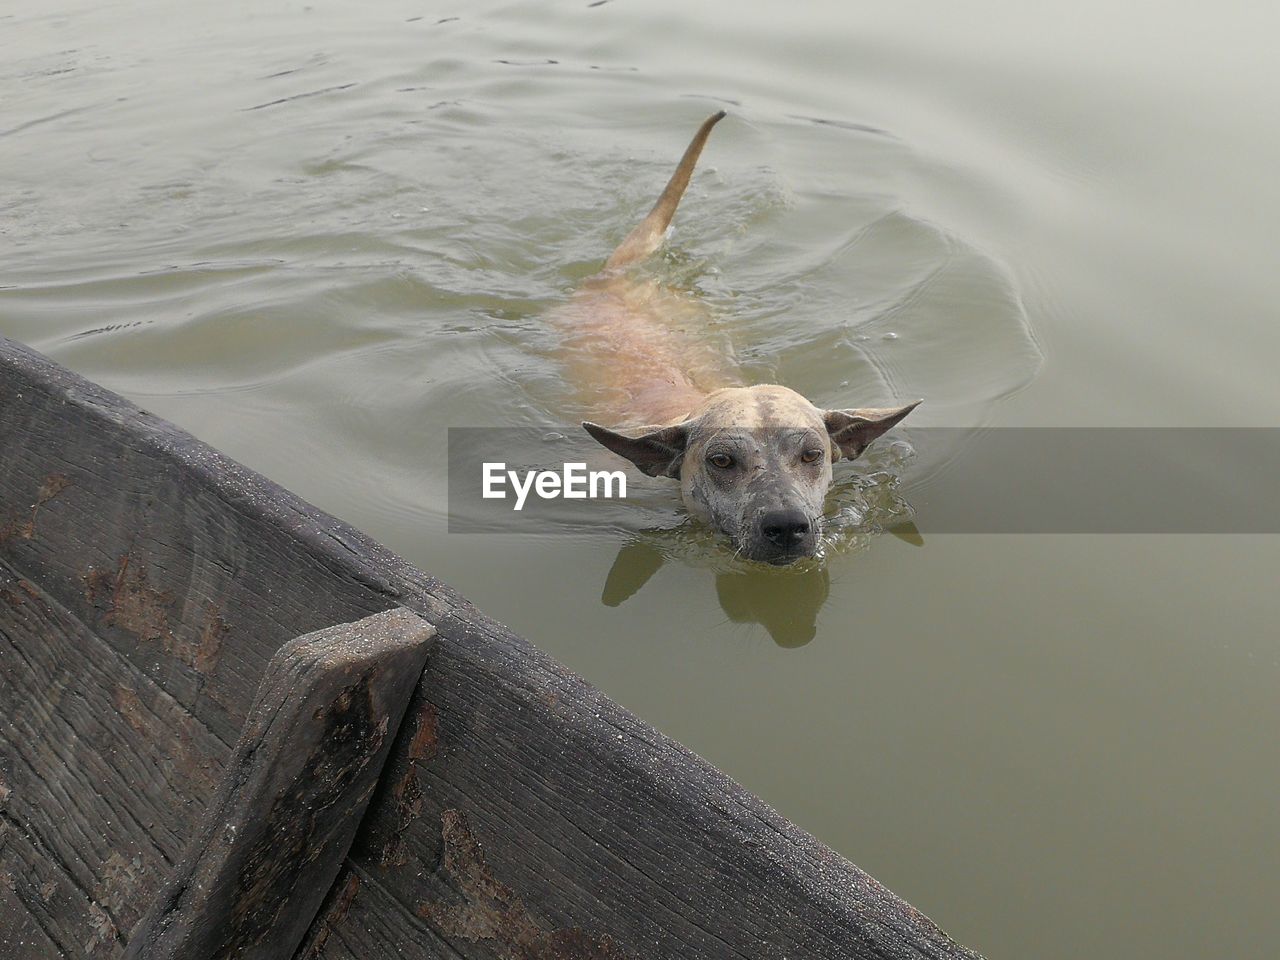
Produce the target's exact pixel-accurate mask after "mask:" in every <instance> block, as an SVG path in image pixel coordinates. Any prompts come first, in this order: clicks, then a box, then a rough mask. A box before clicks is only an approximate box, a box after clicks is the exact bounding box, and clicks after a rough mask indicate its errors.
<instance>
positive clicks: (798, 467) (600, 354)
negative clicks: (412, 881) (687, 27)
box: [555, 111, 920, 564]
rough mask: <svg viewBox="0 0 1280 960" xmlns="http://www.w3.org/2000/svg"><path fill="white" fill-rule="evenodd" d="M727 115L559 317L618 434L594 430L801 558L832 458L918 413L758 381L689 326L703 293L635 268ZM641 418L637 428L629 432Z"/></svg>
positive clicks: (716, 521) (740, 544) (567, 350)
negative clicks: (750, 380) (822, 405)
mask: <svg viewBox="0 0 1280 960" xmlns="http://www.w3.org/2000/svg"><path fill="white" fill-rule="evenodd" d="M724 115H725V114H724V112H723V111H721V112H719V113H717V114H715V115H714V116H711V117H709V118H708V119H707V120H706V121H704V122H703V124H702V126H701V127H700V128H699V129H698V132H697V133H696V134H695V135H694V137H693V140H692V141H691V142H690V144H689V146H688V148H687V149H686V150H685V152H684V156H683V157H682V158H681V160H680V163H679V164H678V165H677V167H676V170H675V173H674V174H672V176H671V179H670V181H669V182H668V183H667V185H666V188H665V189H664V190H663V191H662V194H661V196H660V197H659V198H658V201H657V203H655V204H654V206H653V209H652V210H650V211H649V214H648V215H647V216H646V217H645V218H644V219H643V220H642V221H641V222H640V224H639V225H638V226H637V227H636V228H635V229H634V230H632V231H631V232H630V233H629V234H628V235H627V236H626V238H625V239H624V240H623V241H622V243H621V244H619V245H618V247H617V249H615V250H614V251H613V253H612V254H611V255H610V257H609V259H608V260H607V261H606V262H605V265H604V268H603V270H601V271H600V272H599V273H598V274H596V275H595V276H593V277H591V278H590V279H589V280H587V281H585V282H584V283H583V284H582V285H581V286H580V287H579V288H578V289H577V291H576V292H575V293H574V295H573V297H572V299H571V300H570V301H569V302H568V303H567V304H565V305H564V306H563V307H562V308H561V309H559V310H557V311H556V312H555V323H556V326H557V327H559V328H560V330H561V331H562V333H563V335H564V337H563V344H562V350H563V358H564V359H565V361H566V364H567V365H568V367H569V374H570V379H571V380H572V381H573V382H575V383H576V385H577V386H578V388H579V389H580V390H581V391H582V393H583V397H584V399H585V400H587V401H588V402H589V403H590V404H591V405H592V406H593V407H594V408H596V409H599V410H602V411H604V412H605V413H606V414H607V415H608V416H611V417H613V418H615V419H614V420H613V422H614V424H615V427H617V429H611V428H608V427H604V426H601V425H600V424H598V423H594V422H592V421H584V422H583V424H582V426H583V427H584V428H585V429H586V431H587V432H588V433H589V434H590V435H591V436H592V437H594V438H595V439H596V440H597V441H599V442H600V443H601V444H603V445H604V446H605V447H607V448H608V449H609V450H611V451H613V452H614V453H616V454H618V455H619V456H622V457H624V458H626V459H627V460H629V461H631V463H633V464H634V465H635V466H636V467H638V468H639V469H640V470H641V471H643V472H644V473H646V474H648V475H649V476H651V477H670V478H672V479H674V480H678V481H679V482H680V494H681V497H682V499H683V501H684V504H685V506H686V508H687V509H688V511H689V512H690V513H691V514H692V515H694V516H696V517H698V518H700V519H702V520H703V521H705V522H706V523H708V524H710V525H711V526H712V527H714V528H715V529H716V530H719V531H720V532H722V533H724V534H726V535H727V536H728V537H729V538H730V540H732V542H733V544H734V547H735V550H736V553H737V554H738V555H740V556H743V557H746V558H748V559H750V560H760V561H764V562H767V563H773V564H786V563H791V562H793V561H795V560H797V559H799V558H801V557H806V556H812V555H813V554H814V553H815V552H816V551H817V548H818V534H819V531H820V528H821V525H822V514H823V501H824V500H825V497H826V493H827V489H828V488H829V487H830V485H831V477H832V464H833V463H835V462H836V461H838V460H840V459H841V458H846V459H849V460H852V459H854V458H856V457H858V456H860V455H861V454H862V452H863V451H864V450H865V449H866V448H867V446H868V445H869V444H870V443H871V442H872V441H873V440H874V439H875V438H876V437H878V436H880V435H881V434H882V433H884V432H885V431H886V430H888V429H890V428H891V427H892V426H894V424H896V423H898V422H899V421H900V420H902V418H903V417H905V416H906V415H907V414H909V413H910V412H911V411H912V410H914V409H915V408H916V406H917V405H918V404H919V402H920V401H918V400H917V401H916V402H915V403H909V404H907V405H905V406H901V407H885V408H868V407H862V408H855V409H848V410H823V409H819V408H818V407H816V406H814V405H813V404H812V403H810V402H809V401H808V400H806V399H805V398H804V397H803V396H801V395H800V394H799V393H797V392H795V391H794V390H791V389H790V388H788V387H784V386H781V385H779V384H757V385H746V384H744V383H743V382H742V379H741V377H740V376H739V375H737V373H736V372H735V371H734V370H733V366H732V364H731V363H730V362H729V361H728V359H727V358H726V357H724V356H723V355H719V354H717V353H716V352H715V351H713V350H711V349H710V348H709V347H708V346H707V345H706V344H705V343H703V342H701V341H700V340H698V339H697V338H689V337H686V336H682V335H681V328H685V327H688V326H690V325H691V324H697V323H699V322H700V321H702V320H704V319H705V315H704V314H703V313H702V312H701V310H700V308H699V305H698V304H697V302H696V301H695V300H693V299H692V298H690V297H688V296H685V295H682V294H679V293H677V292H675V291H673V290H671V289H669V288H667V287H664V286H663V285H661V284H659V283H658V282H657V281H656V280H654V279H652V278H646V277H643V276H640V275H638V273H639V272H638V271H637V270H635V267H636V266H637V265H638V264H640V263H642V262H643V261H645V260H647V259H648V258H649V257H650V256H652V254H654V253H655V252H656V251H657V250H658V248H659V247H660V246H661V245H662V242H663V240H664V239H665V237H666V234H667V229H668V227H669V226H670V225H671V220H672V217H673V216H674V215H675V212H676V207H677V206H678V205H679V203H680V199H681V197H682V196H683V195H684V192H685V189H686V187H688V185H689V179H690V177H691V176H692V175H693V169H694V166H695V165H696V164H697V162H698V157H699V155H700V154H701V153H702V148H703V146H704V145H705V144H706V142H707V138H708V137H709V136H710V134H711V129H712V127H714V126H715V125H716V124H717V123H718V122H719V121H720V120H721V119H722V118H723V117H724ZM628 425H634V426H628Z"/></svg>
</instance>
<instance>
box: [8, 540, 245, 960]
mask: <svg viewBox="0 0 1280 960" xmlns="http://www.w3.org/2000/svg"><path fill="white" fill-rule="evenodd" d="M0 610H2V611H3V615H2V616H0V885H4V886H7V887H8V888H9V891H10V893H11V895H12V897H13V898H14V902H15V904H17V903H20V904H23V905H24V912H25V913H27V914H28V916H29V920H30V922H31V923H34V924H35V925H36V926H37V927H39V928H40V929H41V930H42V931H43V933H44V935H45V936H46V937H48V938H49V939H50V940H51V941H52V942H54V943H57V944H59V945H61V949H62V950H63V952H64V953H65V955H68V956H87V957H95V958H96V957H114V956H116V955H117V954H118V952H119V950H120V947H121V944H122V943H123V933H125V932H127V931H128V930H129V928H130V927H131V926H133V924H134V923H135V922H137V920H138V918H139V917H140V916H141V912H142V910H143V909H144V907H145V905H146V904H147V903H148V902H149V900H150V898H151V897H152V896H154V894H155V892H156V891H157V890H158V888H159V885H160V881H161V878H163V877H164V876H165V874H167V872H168V869H169V865H170V864H171V862H172V861H173V860H174V859H176V857H177V856H178V854H179V853H180V852H181V850H182V847H183V845H184V844H185V842H186V839H187V836H188V834H189V831H190V827H191V820H192V809H191V808H192V807H194V809H195V812H196V813H197V814H198V812H199V810H200V809H201V808H202V806H203V801H204V798H205V797H206V796H207V795H208V793H209V792H210V790H211V789H212V787H213V784H214V783H215V782H216V780H217V777H218V776H219V775H220V773H221V770H222V765H223V763H224V761H225V754H226V750H225V748H224V746H223V745H222V744H221V743H220V742H219V741H218V740H217V739H216V738H215V737H214V736H213V735H212V734H211V733H209V731H208V730H207V729H206V728H205V727H203V726H201V725H200V724H198V723H195V722H193V721H192V719H191V717H190V715H188V714H187V713H186V712H185V711H183V710H182V709H181V708H180V707H178V705H177V704H175V703H174V702H173V701H172V700H171V699H170V698H169V697H168V696H167V695H166V694H165V693H164V692H163V691H162V690H160V689H159V688H157V687H156V685H155V684H154V683H152V682H151V681H150V680H149V679H147V678H146V677H145V676H143V675H142V674H141V673H140V672H138V671H136V670H135V669H134V668H133V667H132V666H131V665H130V664H129V662H128V661H127V660H126V659H125V658H124V657H122V656H120V655H119V654H118V653H116V652H115V651H114V650H113V649H112V648H111V647H110V646H109V645H108V644H106V643H105V642H103V641H102V640H101V639H99V638H98V637H96V636H95V635H94V634H93V633H92V632H90V631H89V630H88V629H86V628H85V626H84V625H83V624H82V623H80V622H79V621H78V620H76V619H75V618H74V617H72V616H71V615H70V614H69V613H68V612H67V611H66V610H65V609H63V608H62V607H60V606H59V605H58V604H57V603H56V601H54V600H53V599H52V598H51V597H49V596H47V595H46V594H45V593H44V592H43V591H41V590H40V589H39V588H38V587H37V586H36V585H35V584H33V583H31V582H30V581H28V580H25V579H22V578H20V577H18V576H16V575H14V574H13V572H12V571H10V570H8V569H7V568H6V567H5V566H4V565H3V563H0ZM5 937H6V924H5V923H3V922H0V956H3V957H5V958H15V960H16V958H22V957H26V956H31V957H47V956H50V955H51V954H50V953H48V952H45V951H42V950H40V949H37V948H34V947H32V949H33V951H34V952H31V953H27V952H24V951H21V950H19V949H18V948H17V946H16V945H15V944H12V943H6V941H5ZM25 942H26V943H27V944H28V945H31V944H32V943H33V941H31V940H30V939H27V940H26V941H25ZM52 955H56V954H52Z"/></svg>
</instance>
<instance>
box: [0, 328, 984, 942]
mask: <svg viewBox="0 0 1280 960" xmlns="http://www.w3.org/2000/svg"><path fill="white" fill-rule="evenodd" d="M0 449H5V450H20V451H22V455H21V456H19V457H13V458H0V531H4V530H5V529H6V524H7V529H8V530H9V531H10V532H9V534H8V536H7V539H6V537H5V534H4V533H3V532H0V556H3V557H5V558H7V559H8V561H9V562H10V563H11V565H12V566H13V568H14V569H15V570H16V571H17V572H18V573H19V574H20V575H21V576H23V577H25V578H27V579H29V580H33V581H35V582H37V583H39V584H40V585H41V587H42V588H43V589H44V590H45V591H47V593H49V594H50V595H52V596H54V597H56V598H57V599H58V601H59V602H60V603H62V604H64V605H65V606H66V607H67V608H68V609H69V610H70V611H71V612H72V613H73V614H74V615H75V616H76V618H77V619H79V620H80V621H81V622H83V623H85V624H86V625H87V626H89V627H90V628H91V629H92V630H93V632H94V633H95V634H96V635H98V636H99V637H100V638H101V639H103V640H104V641H106V642H107V643H108V644H110V645H111V646H112V648H113V649H115V650H116V651H117V652H118V653H119V654H120V655H121V656H123V657H124V658H125V659H127V660H128V662H129V663H130V664H131V665H132V666H133V667H134V668H136V670H137V671H138V672H139V673H140V674H142V675H144V676H145V677H148V678H150V679H151V680H152V681H153V682H154V684H155V686H156V687H157V688H158V689H160V690H161V691H163V692H164V693H165V694H166V695H167V696H168V697H169V698H170V699H171V700H172V702H173V703H175V704H177V705H178V706H180V707H181V708H182V709H183V710H185V711H187V712H188V713H189V715H190V716H191V718H192V719H193V721H194V722H198V723H199V724H201V725H203V726H205V727H206V728H207V729H208V730H209V731H211V732H212V733H213V734H215V735H216V736H217V737H218V738H219V739H221V740H222V741H223V742H225V743H230V742H231V741H232V740H233V739H234V737H235V735H236V732H237V731H238V729H239V726H240V724H241V723H242V722H243V720H244V717H245V715H246V713H247V711H248V707H249V702H248V693H249V692H251V691H252V689H253V686H254V684H256V680H257V678H258V677H259V676H261V674H262V671H263V670H264V669H265V666H266V663H267V661H268V660H269V659H270V657H271V655H272V654H273V653H274V652H275V650H276V649H277V648H278V647H279V646H280V645H281V644H282V643H284V642H285V641H286V640H287V639H289V638H291V637H293V636H296V635H298V634H301V633H306V632H309V631H311V630H315V629H319V628H321V627H324V626H327V625H329V624H332V623H337V622H345V621H349V620H353V619H357V618H359V617H362V616H365V615H367V614H369V613H374V612H377V611H381V610H386V609H389V608H391V607H395V606H404V607H406V608H408V609H410V610H413V611H414V612H416V613H418V614H420V615H421V616H423V617H424V619H426V620H428V621H429V622H431V623H432V624H434V625H435V626H436V628H437V630H438V633H439V638H438V644H437V647H436V649H435V651H434V652H433V654H432V657H431V660H430V662H429V664H428V667H427V670H426V672H425V674H424V676H423V680H422V683H421V685H420V687H419V689H418V692H417V695H416V698H415V702H414V703H413V705H411V707H410V711H409V714H408V720H407V721H406V724H405V727H404V729H402V731H401V733H400V735H399V737H398V738H397V741H396V744H395V746H394V748H393V752H392V754H391V757H390V758H389V760H388V765H387V767H386V771H387V774H386V778H385V782H384V783H383V785H382V786H381V787H380V788H379V790H378V792H377V794H376V795H375V797H374V799H373V801H372V803H371V805H370V808H369V810H368V812H367V813H366V816H365V821H364V825H363V826H362V828H361V833H360V836H359V837H358V838H357V840H356V843H355V844H354V845H353V847H352V850H351V852H350V854H349V855H348V858H347V865H346V868H345V869H346V871H347V872H346V873H345V874H344V877H347V878H350V877H354V878H355V884H354V887H352V888H350V889H349V891H348V895H347V896H343V897H339V896H337V895H336V894H333V895H331V896H330V897H329V899H328V901H327V902H326V905H325V907H324V908H323V909H322V911H321V914H320V916H319V917H318V918H317V920H316V923H315V925H314V926H313V928H312V931H311V934H310V935H309V937H308V940H307V942H306V943H305V944H304V946H303V948H302V949H303V950H304V951H306V952H305V953H303V954H300V955H305V956H307V957H309V958H311V960H320V958H323V960H339V958H342V960H345V958H348V957H352V956H354V957H360V958H361V960H379V958H382V957H396V958H399V957H404V958H415V957H419V958H427V957H441V956H446V957H448V956H461V957H520V958H521V960H525V958H529V957H591V956H595V957H610V958H615V957H624V956H625V957H643V958H645V960H653V958H657V957H680V958H687V957H770V958H774V957H779V956H790V957H792V958H840V960H850V958H854V960H857V958H868V960H870V958H897V957H901V958H920V957H939V958H972V957H974V956H976V955H975V954H973V953H971V952H969V951H967V950H965V949H963V948H961V947H959V946H957V945H955V944H954V943H952V942H951V941H950V940H949V939H947V938H946V936H945V935H944V934H943V933H942V932H941V931H939V930H938V929H937V927H936V926H934V925H933V924H932V923H930V922H929V920H928V919H927V918H926V917H924V916H923V915H922V914H920V913H919V912H917V911H916V910H914V909H913V908H912V907H910V906H909V905H907V904H905V903H903V902H902V901H901V900H900V899H898V898H897V897H895V896H894V895H893V894H892V893H890V892H889V891H887V890H885V889H884V888H883V887H881V886H880V885H879V884H878V883H876V882H875V881H874V880H873V879H871V878H870V877H868V876H867V875H866V874H865V873H863V872H862V871H860V870H859V869H858V868H857V867H855V866H853V865H852V864H850V863H849V862H848V861H847V860H845V859H844V858H842V857H840V856H839V855H837V854H835V853H834V852H833V851H831V850H830V849H828V848H827V847H825V846H823V845H822V844H821V843H819V842H817V841H816V840H814V839H813V838H812V837H810V836H809V835H808V834H806V833H804V832H803V831H802V830H800V829H798V828H797V827H795V826H794V825H793V824H790V823H789V822H787V821H786V820H784V819H783V818H781V817H779V816H778V815H777V814H776V813H775V812H774V811H772V810H771V809H769V808H768V807H767V806H766V805H765V804H763V803H762V802H761V801H759V800H758V799H757V798H755V797H753V796H751V795H750V794H748V793H746V792H745V791H744V790H742V788H741V787H739V786H738V785H737V784H735V783H733V782H732V781H731V780H729V779H728V778H726V777H724V776H723V775H722V774H720V773H719V772H718V771H716V770H714V769H713V768H711V767H710V766H708V765H707V764H706V763H705V762H703V761H702V760H700V759H699V758H697V757H696V756H694V755H692V754H691V753H689V752H688V751H687V750H685V749H684V748H682V747H680V746H679V745H678V744H675V743H673V742H672V741H670V740H668V739H667V738H665V737H663V736H661V735H660V734H658V733H657V732H656V731H654V730H653V729H652V728H651V727H649V726H648V725H646V724H644V723H643V722H641V721H639V720H638V719H637V718H635V717H634V716H632V715H631V714H629V713H627V712H626V711H624V710H622V709H621V708H620V707H618V706H617V705H616V704H614V703H613V702H611V701H610V700H608V698H606V697H604V696H603V695H601V694H600V693H599V692H598V691H597V690H595V689H594V688H592V687H591V686H590V685H588V684H586V683H585V682H583V681H582V680H581V679H580V678H578V677H577V676H575V675H574V674H572V673H571V672H570V671H568V670H566V669H565V668H564V667H562V666H561V665H559V664H557V663H555V662H554V661H553V660H551V659H550V658H548V657H546V656H545V655H543V654H542V653H541V652H539V651H538V650H536V649H534V648H533V647H532V646H531V645H530V644H529V643H528V642H527V641H525V640H524V639H523V638H521V637H518V636H516V635H514V634H513V633H511V632H510V631H509V630H507V629H506V628H505V627H503V626H502V625H501V624H498V623H495V622H494V621H492V620H490V619H489V618H487V617H485V616H483V614H481V613H479V612H478V611H476V610H475V609H474V608H473V607H472V606H471V605H470V604H468V603H467V602H466V601H465V600H463V599H462V598H460V597H458V596H457V595H456V594H455V593H454V592H453V591H452V590H450V589H449V588H448V587H446V586H444V585H443V584H441V583H439V582H438V581H436V580H434V579H432V578H431V577H429V576H427V575H426V574H424V573H422V572H421V571H419V570H417V569H415V568H414V567H412V566H411V565H409V564H406V563H405V562H404V561H402V560H400V559H399V558H397V557H395V556H393V555H391V554H390V553H388V552H387V551H386V550H384V549H383V548H382V547H380V546H378V545H377V544H375V543H372V542H370V541H369V540H367V539H366V538H365V537H363V536H362V535H361V534H360V533H359V532H357V531H355V530H352V529H351V528H350V527H348V526H346V525H344V524H342V523H341V522H339V521H337V520H334V519H333V518H332V517H328V516H326V515H324V514H322V513H320V512H319V511H317V510H315V509H314V508H312V507H310V506H308V505H307V504H305V503H303V502H302V501H300V500H298V499H297V498H296V497H294V496H292V495H291V494H289V493H288V492H287V491H284V490H281V489H280V488H279V487H276V486H275V485H273V484H271V483H270V482H269V481H266V480H264V479H262V478H261V477H258V476H256V475H255V474H253V473H251V472H250V471H248V470H246V469H245V468H244V467H242V466H241V465H239V464H237V463H235V462H234V461H231V460H229V459H228V458H226V457H223V456H222V455H220V454H218V453H217V452H216V451H212V450H210V449H209V448H208V447H206V446H204V445H203V444H200V443H199V442H198V441H195V440H194V439H192V438H191V437H189V436H187V435H185V434H183V433H182V432H181V431H179V430H177V429H176V428H174V427H173V426H171V425H169V424H166V423H164V422H163V421H159V420H157V419H156V418H154V417H149V416H148V415H146V414H144V413H142V412H140V411H138V410H137V409H136V408H135V407H133V406H131V405H130V404H128V403H126V402H124V401H122V400H120V399H119V398H118V397H115V396H113V395H111V394H110V393H108V392H107V391H105V390H102V389H101V388H99V387H96V386H94V385H92V384H88V383H86V382H85V381H83V380H82V379H80V378H78V377H75V376H74V375H73V374H70V373H68V372H67V371H65V370H63V369H62V368H60V367H57V366H56V365H54V364H51V363H49V362H48V361H47V360H45V359H44V358H41V357H39V356H38V355H36V354H33V353H32V352H30V351H27V350H25V349H24V348H21V347H18V346H17V345H14V344H12V343H8V342H5V341H2V340H0ZM57 477H64V478H65V479H66V481H67V482H66V483H65V484H64V483H63V482H62V481H60V480H58V479H56V478H57ZM46 494H48V495H49V496H48V497H47V498H46V499H44V500H43V502H42V497H45V496H46ZM5 511H7V513H5ZM28 533H30V536H27V534H28ZM264 597H265V598H267V599H268V602H265V603H264V602H263V598H264ZM3 615H4V611H3V605H0V617H2V616H3ZM201 651H203V653H202V652H201ZM4 706H5V705H4V704H3V703H0V710H3V709H4ZM5 869H7V867H6V864H5V863H4V861H3V853H2V852H0V871H3V870H5ZM349 882H350V881H349V880H346V879H344V881H343V883H344V884H347V883H349ZM343 889H344V890H347V889H348V888H347V887H344V888H343ZM0 908H2V906H0ZM4 919H5V918H4V917H3V916H0V924H2V923H3V922H4ZM321 934H323V936H322V935H321ZM65 955H66V956H75V955H76V954H74V953H67V954H65Z"/></svg>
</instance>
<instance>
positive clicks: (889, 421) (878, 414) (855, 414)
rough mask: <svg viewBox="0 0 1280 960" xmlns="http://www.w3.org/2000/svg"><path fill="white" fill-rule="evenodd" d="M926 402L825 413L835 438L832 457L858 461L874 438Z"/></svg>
mask: <svg viewBox="0 0 1280 960" xmlns="http://www.w3.org/2000/svg"><path fill="white" fill-rule="evenodd" d="M922 402H923V401H921V400H917V401H916V402H915V403H908V404H907V405H906V406H905V407H863V408H861V409H857V410H828V411H826V412H825V413H823V415H822V421H823V422H824V423H825V424H826V425H827V434H828V435H829V436H830V437H831V459H832V460H833V461H835V460H839V459H840V458H841V457H844V458H846V459H848V460H856V459H857V458H858V457H859V456H861V455H862V451H863V450H865V449H867V447H868V446H869V445H870V444H871V441H872V440H874V439H875V438H876V437H878V436H880V434H882V433H884V432H885V431H886V430H888V429H889V428H890V427H892V426H893V425H894V424H896V423H897V422H898V421H900V420H901V419H902V418H903V417H905V416H906V415H907V414H908V413H910V412H911V411H912V410H914V409H915V408H916V407H918V406H920V404H921V403H922Z"/></svg>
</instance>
